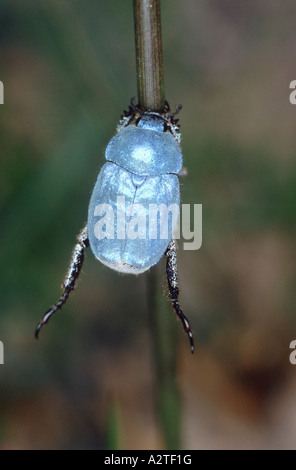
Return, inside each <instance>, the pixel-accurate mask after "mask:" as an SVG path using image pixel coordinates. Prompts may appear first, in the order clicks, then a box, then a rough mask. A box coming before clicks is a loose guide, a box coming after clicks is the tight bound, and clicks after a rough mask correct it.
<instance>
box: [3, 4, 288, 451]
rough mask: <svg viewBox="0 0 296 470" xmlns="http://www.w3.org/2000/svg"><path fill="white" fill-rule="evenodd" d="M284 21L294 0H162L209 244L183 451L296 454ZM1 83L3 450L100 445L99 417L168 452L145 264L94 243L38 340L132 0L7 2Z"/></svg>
mask: <svg viewBox="0 0 296 470" xmlns="http://www.w3.org/2000/svg"><path fill="white" fill-rule="evenodd" d="M295 20H296V4H295V2H293V1H291V0H282V1H281V2H279V1H277V0H259V1H258V0H256V1H255V0H244V1H242V0H241V1H233V0H232V1H231V0H186V2H185V1H184V2H179V1H177V0H170V1H169V2H166V1H163V2H162V23H163V50H164V60H165V85H166V97H167V100H168V101H169V102H170V104H171V107H175V105H177V104H178V103H182V104H183V111H182V114H181V116H180V118H181V130H182V136H183V140H182V146H183V151H184V165H185V166H186V167H187V169H188V176H187V177H186V179H184V180H182V202H184V203H191V204H194V203H196V204H197V203H201V204H203V245H202V248H201V249H200V250H199V251H196V252H188V251H187V252H186V251H183V250H182V249H180V253H179V271H180V273H179V274H180V283H181V301H182V305H183V307H184V311H185V312H186V314H187V316H188V317H189V318H190V320H191V323H192V326H193V330H194V332H195V341H196V344H197V350H196V353H195V355H194V356H191V354H190V352H189V347H188V341H187V338H186V336H185V335H184V333H183V331H182V327H181V325H180V324H179V323H178V325H177V326H178V344H177V346H176V347H177V350H178V375H177V380H178V384H179V387H180V393H181V398H182V416H181V446H182V448H184V449H288V448H290V449H295V448H296V398H295V397H296V366H292V365H291V364H290V362H289V355H290V350H289V345H290V342H291V341H292V340H294V339H296V315H295V303H296V294H295V282H296V265H295V225H296V217H295V212H296V211H295V209H296V192H295V187H296V160H295V147H296V133H295V118H296V106H292V105H291V104H290V103H289V94H290V90H289V83H290V82H291V81H292V80H294V79H296V58H295V43H296V29H295ZM0 80H2V81H3V83H4V87H5V104H4V105H1V106H0V142H1V145H0V157H1V161H0V204H1V231H0V237H1V243H0V247H1V248H0V260H1V283H0V291H1V292H0V298H1V304H0V311H1V315H0V340H1V341H2V342H3V343H4V349H5V365H2V366H0V447H1V448H2V449H42V448H43V449H47V448H49V449H63V448H67V449H100V448H101V449H103V448H106V447H108V446H109V447H111V446H112V444H110V443H109V444H108V439H109V438H110V436H109V438H108V435H110V433H109V434H108V429H109V428H110V429H111V431H110V432H111V434H112V432H113V433H114V432H115V433H116V435H117V439H118V443H117V445H118V447H120V448H123V449H162V448H163V447H164V442H163V437H162V435H161V432H160V429H159V424H158V416H157V413H156V411H155V406H154V404H153V390H154V380H155V376H154V370H153V361H152V353H151V336H150V334H149V318H148V310H147V305H146V304H147V302H146V298H147V285H146V284H147V276H146V275H142V276H139V277H133V276H120V275H118V274H117V273H116V272H112V271H111V270H108V269H107V268H105V267H104V266H102V265H101V264H100V263H98V262H97V261H96V260H95V259H94V257H93V256H92V254H91V252H88V254H87V257H86V261H85V265H84V269H83V274H82V276H81V279H80V282H79V285H78V288H77V289H76V293H75V295H73V296H72V298H71V299H70V301H69V303H68V304H67V306H66V307H65V308H64V309H63V311H62V313H61V314H60V315H57V316H56V318H55V319H54V320H52V322H51V323H50V324H49V325H48V326H47V327H46V328H44V331H42V332H41V335H40V340H39V341H38V342H36V341H35V339H34V337H33V333H34V327H35V325H36V323H37V322H38V321H39V319H40V317H41V316H42V314H43V313H44V312H45V311H46V309H47V308H48V307H49V306H50V305H51V304H52V303H53V302H54V301H56V300H57V299H58V297H59V295H60V284H61V282H62V280H63V276H64V273H65V270H66V267H67V263H68V261H69V257H70V254H71V250H72V247H73V245H74V242H75V236H76V234H77V232H78V231H79V230H80V228H81V227H82V225H83V224H84V222H85V220H86V215H87V207H88V201H89V197H90V194H91V190H92V186H93V184H94V182H95V180H96V176H97V173H98V171H99V169H100V167H101V166H102V164H103V163H104V148H105V146H106V145H107V142H108V140H109V139H110V138H111V136H112V135H113V134H114V132H115V126H116V124H117V121H118V119H119V117H120V114H121V112H122V110H123V109H125V108H127V106H128V104H129V101H130V98H131V97H132V96H135V95H136V76H135V51H134V36H133V11H132V2H131V1H125V2H122V1H120V0H112V1H111V2H110V1H103V0H102V1H100V0H83V1H81V0H80V1H79V0H72V1H70V0H44V1H42V2H40V1H37V0H26V1H24V0H17V1H14V2H10V1H9V0H1V3H0ZM161 269H162V270H163V272H164V265H163V263H162V268H161ZM163 277H164V275H163ZM163 335H164V336H165V335H166V331H163ZM110 409H111V412H110ZM110 416H111V417H110ZM110 423H111V424H110ZM112 423H113V424H112ZM114 423H115V424H114ZM112 429H113V431H112ZM114 429H115V431H114Z"/></svg>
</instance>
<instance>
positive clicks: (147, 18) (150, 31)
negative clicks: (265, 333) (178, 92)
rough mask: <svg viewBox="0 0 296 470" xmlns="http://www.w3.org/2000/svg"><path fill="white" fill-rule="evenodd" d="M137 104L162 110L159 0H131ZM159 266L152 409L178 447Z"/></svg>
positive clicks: (171, 343) (151, 285) (171, 320)
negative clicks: (155, 410) (154, 403)
mask: <svg viewBox="0 0 296 470" xmlns="http://www.w3.org/2000/svg"><path fill="white" fill-rule="evenodd" d="M134 19H135V40H136V64H137V83H138V103H139V106H140V107H141V109H142V110H144V111H145V110H150V111H157V112H161V111H162V110H163V108H164V104H165V98H164V80H163V60H162V41H161V21H160V0H134ZM159 269H160V267H159V266H155V267H153V268H152V269H151V271H150V273H149V274H148V276H147V280H148V287H147V290H148V310H149V320H150V325H151V334H152V348H153V360H154V367H155V382H156V390H155V394H156V409H157V414H158V418H159V423H160V426H161V429H162V433H163V438H164V442H165V446H166V448H168V449H179V446H180V415H181V410H180V397H179V390H178V385H177V380H176V320H175V317H174V315H173V313H172V309H171V307H170V304H169V302H167V301H166V300H165V299H164V297H163V295H162V294H161V292H160V289H161V288H162V285H161V274H160V272H159Z"/></svg>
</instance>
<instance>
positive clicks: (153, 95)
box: [134, 0, 164, 111]
mask: <svg viewBox="0 0 296 470" xmlns="http://www.w3.org/2000/svg"><path fill="white" fill-rule="evenodd" d="M134 19H135V39H136V63H137V81H138V99H139V104H140V106H141V107H142V108H143V109H145V110H151V111H162V110H163V107H164V81H163V61H162V41H161V22H160V0H134Z"/></svg>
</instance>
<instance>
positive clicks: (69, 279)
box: [35, 226, 89, 338]
mask: <svg viewBox="0 0 296 470" xmlns="http://www.w3.org/2000/svg"><path fill="white" fill-rule="evenodd" d="M88 245H89V240H88V234H87V226H85V227H84V228H83V229H82V230H81V232H80V233H79V235H78V237H77V243H76V245H75V247H74V250H73V253H72V258H71V262H70V265H69V268H68V271H67V274H66V277H65V279H64V282H63V294H62V296H61V297H60V299H59V300H58V301H57V303H56V304H55V305H53V306H52V307H51V308H50V309H49V310H48V311H47V312H46V313H45V315H44V316H43V318H42V320H40V322H39V323H38V325H37V327H36V330H35V337H36V338H38V334H39V331H40V330H41V328H42V326H43V325H45V324H46V323H47V322H48V321H49V319H50V318H51V316H52V315H53V314H54V313H55V312H56V311H57V310H60V309H61V308H62V306H63V305H64V304H65V303H66V302H67V300H68V298H69V295H70V293H71V292H72V290H74V288H75V284H76V281H77V279H78V276H79V274H80V271H81V268H82V264H83V261H84V252H85V249H86V248H87V247H88Z"/></svg>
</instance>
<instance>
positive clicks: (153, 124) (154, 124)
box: [136, 112, 167, 132]
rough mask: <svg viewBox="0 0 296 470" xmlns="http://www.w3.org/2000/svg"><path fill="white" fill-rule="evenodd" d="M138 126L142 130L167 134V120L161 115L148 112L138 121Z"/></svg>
mask: <svg viewBox="0 0 296 470" xmlns="http://www.w3.org/2000/svg"><path fill="white" fill-rule="evenodd" d="M136 126H137V127H139V128H140V129H150V130H152V131H158V132H165V131H166V128H167V119H166V118H165V117H164V116H162V115H161V114H158V113H155V112H146V113H143V114H142V115H141V116H140V117H139V118H138V119H137V121H136Z"/></svg>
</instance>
